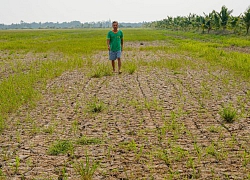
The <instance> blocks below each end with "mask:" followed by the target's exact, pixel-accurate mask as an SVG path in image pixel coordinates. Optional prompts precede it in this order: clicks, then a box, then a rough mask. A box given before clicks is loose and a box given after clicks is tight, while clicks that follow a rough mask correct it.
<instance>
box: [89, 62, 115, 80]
mask: <svg viewBox="0 0 250 180" xmlns="http://www.w3.org/2000/svg"><path fill="white" fill-rule="evenodd" d="M111 75H112V71H111V68H110V66H109V65H107V64H98V65H96V66H95V67H93V68H92V71H91V73H90V77H92V78H101V77H103V76H111Z"/></svg>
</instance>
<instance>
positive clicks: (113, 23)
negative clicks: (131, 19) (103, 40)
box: [112, 21, 118, 30]
mask: <svg viewBox="0 0 250 180" xmlns="http://www.w3.org/2000/svg"><path fill="white" fill-rule="evenodd" d="M112 27H113V29H114V30H117V29H118V22H117V21H113V22H112Z"/></svg>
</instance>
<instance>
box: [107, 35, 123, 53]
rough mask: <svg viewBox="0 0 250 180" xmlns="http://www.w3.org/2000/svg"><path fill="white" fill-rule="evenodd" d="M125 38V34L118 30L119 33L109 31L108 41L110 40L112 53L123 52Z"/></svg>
mask: <svg viewBox="0 0 250 180" xmlns="http://www.w3.org/2000/svg"><path fill="white" fill-rule="evenodd" d="M122 38H123V33H122V31H121V30H118V31H117V33H114V32H113V31H109V32H108V35H107V39H109V40H110V50H111V51H121V39H122Z"/></svg>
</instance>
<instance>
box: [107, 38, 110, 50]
mask: <svg viewBox="0 0 250 180" xmlns="http://www.w3.org/2000/svg"><path fill="white" fill-rule="evenodd" d="M107 46H108V50H109V51H110V39H107Z"/></svg>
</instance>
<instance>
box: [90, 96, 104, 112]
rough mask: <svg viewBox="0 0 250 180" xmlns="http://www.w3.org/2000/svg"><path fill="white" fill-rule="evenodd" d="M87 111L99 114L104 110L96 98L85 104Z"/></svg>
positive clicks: (102, 104)
mask: <svg viewBox="0 0 250 180" xmlns="http://www.w3.org/2000/svg"><path fill="white" fill-rule="evenodd" d="M87 106H88V107H87V110H88V112H91V113H100V112H102V111H103V110H104V109H105V104H104V103H103V102H102V101H101V100H99V99H98V98H97V97H94V98H93V99H92V100H90V101H89V102H88V103H87Z"/></svg>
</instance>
